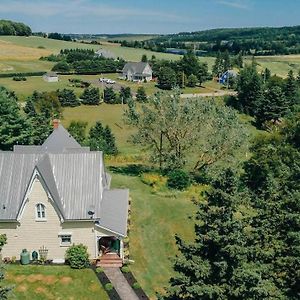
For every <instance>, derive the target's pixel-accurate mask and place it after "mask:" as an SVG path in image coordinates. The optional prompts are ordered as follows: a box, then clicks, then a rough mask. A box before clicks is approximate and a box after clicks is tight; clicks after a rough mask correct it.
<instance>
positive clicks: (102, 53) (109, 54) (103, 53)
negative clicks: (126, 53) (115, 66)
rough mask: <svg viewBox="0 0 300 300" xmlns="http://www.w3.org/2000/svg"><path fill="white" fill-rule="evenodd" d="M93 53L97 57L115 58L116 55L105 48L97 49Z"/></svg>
mask: <svg viewBox="0 0 300 300" xmlns="http://www.w3.org/2000/svg"><path fill="white" fill-rule="evenodd" d="M95 55H96V56H98V57H103V58H111V59H116V56H115V55H114V54H113V53H112V52H111V51H109V50H106V49H99V50H97V51H96V52H95Z"/></svg>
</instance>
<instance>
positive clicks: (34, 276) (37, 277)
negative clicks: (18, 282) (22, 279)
mask: <svg viewBox="0 0 300 300" xmlns="http://www.w3.org/2000/svg"><path fill="white" fill-rule="evenodd" d="M43 278H44V276H43V275H42V274H31V275H29V276H27V277H26V280H27V281H28V282H30V283H32V282H36V281H41V280H43Z"/></svg>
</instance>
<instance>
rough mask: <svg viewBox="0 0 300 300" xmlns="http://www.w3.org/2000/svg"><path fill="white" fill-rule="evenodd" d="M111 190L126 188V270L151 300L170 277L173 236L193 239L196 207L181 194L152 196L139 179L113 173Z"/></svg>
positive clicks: (173, 245)
mask: <svg viewBox="0 0 300 300" xmlns="http://www.w3.org/2000/svg"><path fill="white" fill-rule="evenodd" d="M112 185H113V187H126V188H129V189H130V196H131V224H132V225H131V227H130V234H129V239H130V257H131V259H133V260H134V261H135V263H134V264H133V265H132V266H131V267H130V268H131V270H132V271H133V273H134V275H135V276H136V278H137V280H138V281H139V283H140V284H141V286H142V287H143V288H144V289H145V291H146V293H147V294H148V295H149V296H150V297H151V298H152V299H155V292H157V291H158V292H162V291H163V288H164V287H165V286H166V285H167V283H168V279H169V278H170V277H171V276H172V274H174V273H173V270H172V265H173V263H172V259H173V258H174V257H175V255H176V253H177V247H176V245H175V239H174V235H175V234H176V233H177V234H179V235H180V236H181V237H184V239H186V240H190V239H192V238H193V236H194V231H193V221H192V220H190V219H189V216H191V215H193V214H194V212H195V210H196V207H195V205H194V204H193V203H192V202H191V201H190V200H189V198H188V197H187V196H185V195H184V194H182V193H179V192H178V193H176V192H175V193H174V194H165V195H164V194H162V195H160V194H154V193H153V192H152V188H151V187H149V186H147V185H145V184H144V183H142V182H141V180H140V178H139V177H135V176H125V175H119V174H113V181H112Z"/></svg>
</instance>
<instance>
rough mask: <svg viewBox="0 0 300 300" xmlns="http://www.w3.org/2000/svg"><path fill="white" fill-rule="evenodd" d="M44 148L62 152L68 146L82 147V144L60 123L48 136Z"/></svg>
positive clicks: (52, 151)
mask: <svg viewBox="0 0 300 300" xmlns="http://www.w3.org/2000/svg"><path fill="white" fill-rule="evenodd" d="M42 148H43V149H44V150H45V151H47V152H50V153H61V152H63V151H64V149H66V148H75V149H76V148H77V149H78V148H79V149H80V148H81V146H80V144H79V143H77V142H76V140H75V139H74V138H73V137H72V136H71V135H70V133H69V132H68V131H67V130H66V129H65V128H64V127H63V126H62V125H59V126H58V128H55V129H54V130H53V132H52V133H51V134H50V135H49V136H48V138H47V139H46V141H45V142H44V143H43V145H42Z"/></svg>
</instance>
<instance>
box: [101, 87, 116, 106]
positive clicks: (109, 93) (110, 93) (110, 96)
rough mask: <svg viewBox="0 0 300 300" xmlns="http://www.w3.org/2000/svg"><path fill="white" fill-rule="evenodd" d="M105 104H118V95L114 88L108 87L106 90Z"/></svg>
mask: <svg viewBox="0 0 300 300" xmlns="http://www.w3.org/2000/svg"><path fill="white" fill-rule="evenodd" d="M104 102H105V103H108V104H116V103H117V95H116V93H115V91H114V89H113V88H112V87H106V88H105V89H104Z"/></svg>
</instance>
